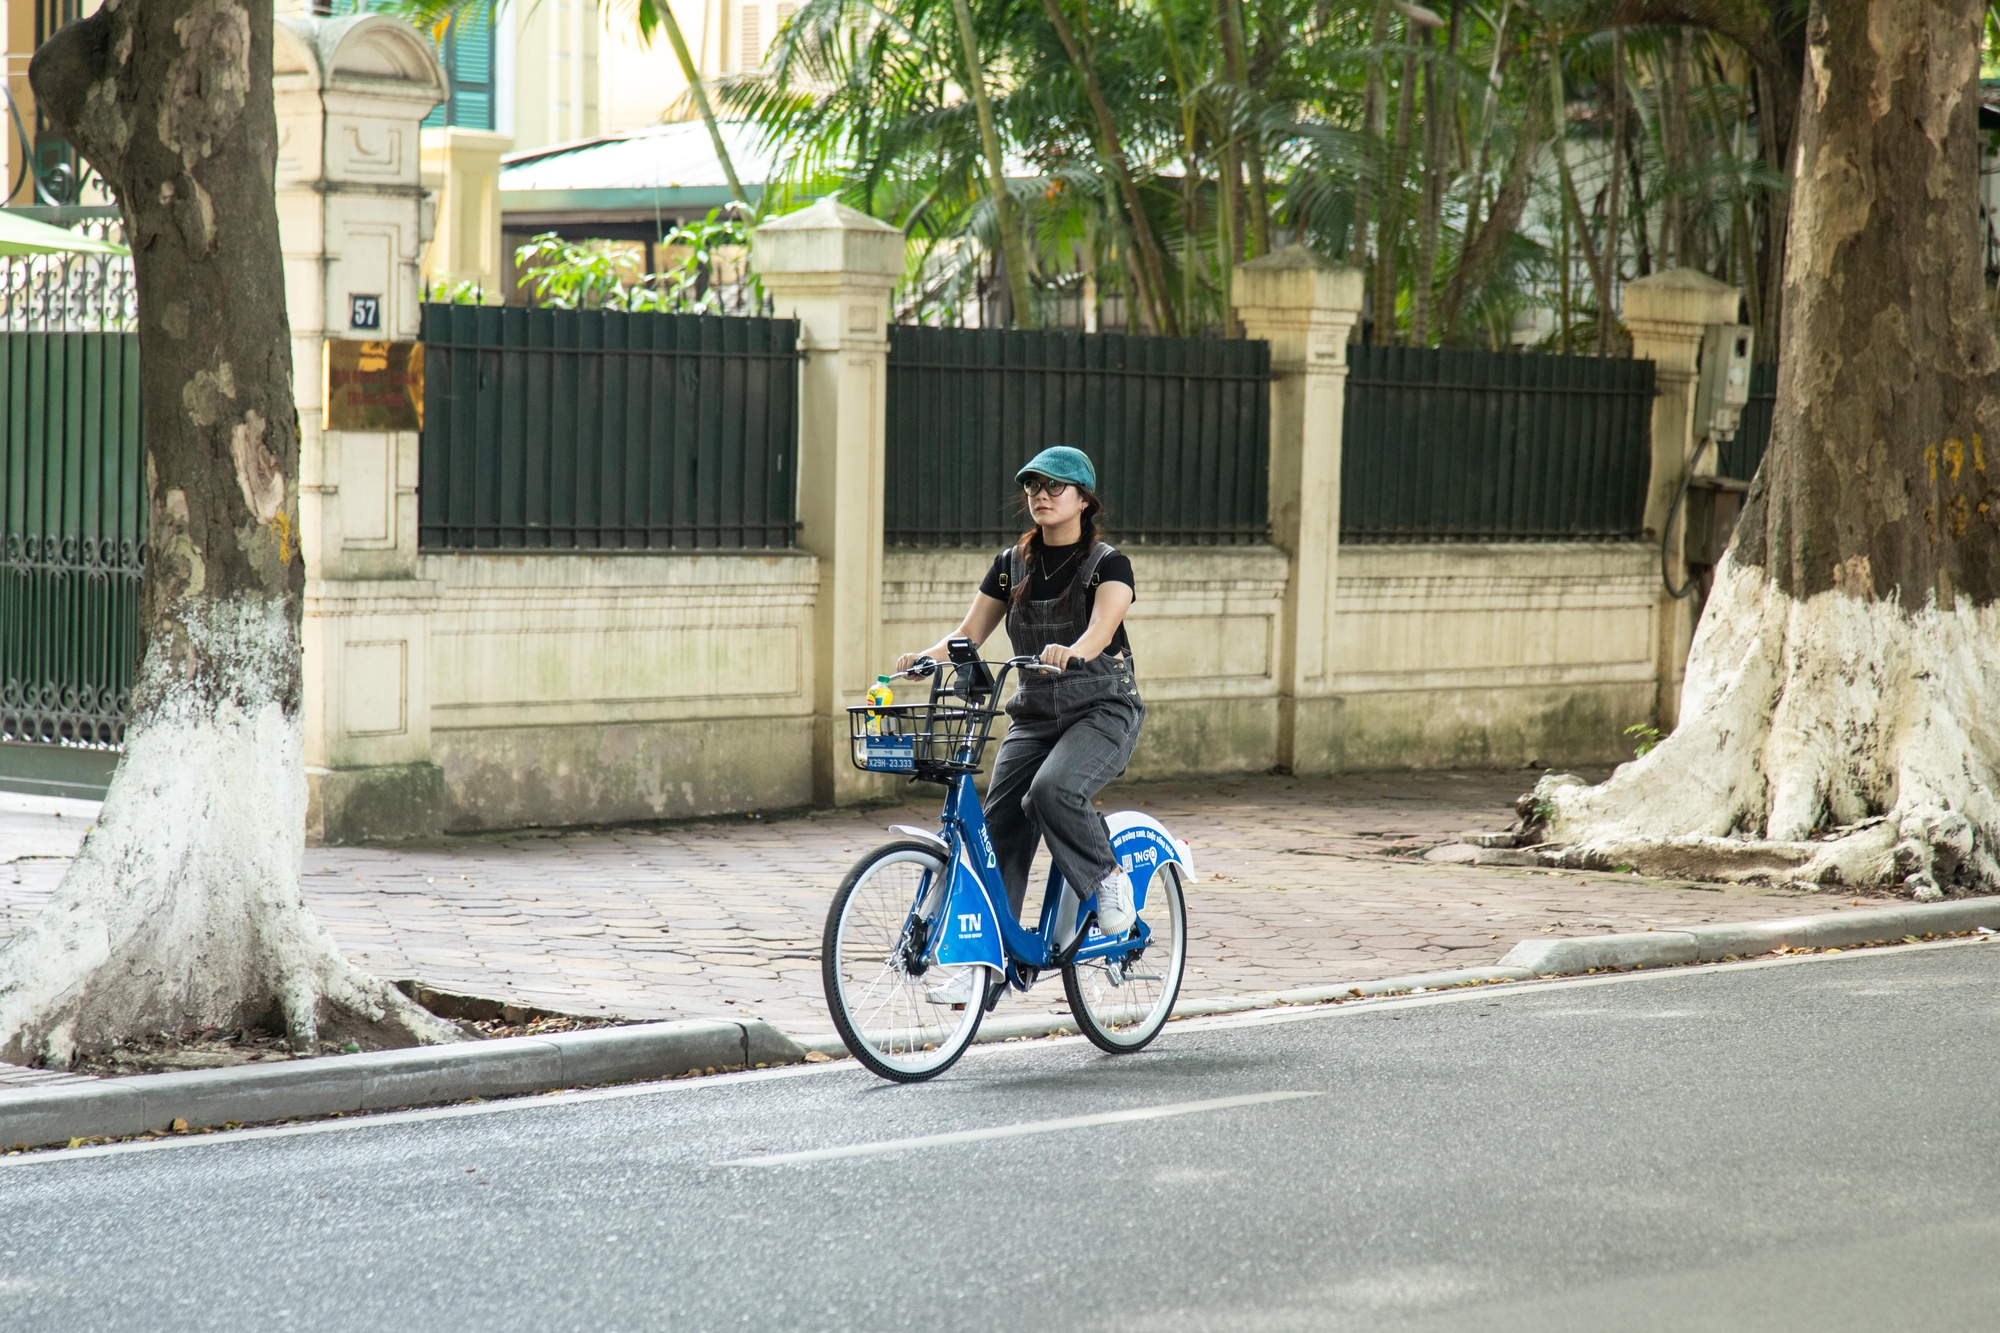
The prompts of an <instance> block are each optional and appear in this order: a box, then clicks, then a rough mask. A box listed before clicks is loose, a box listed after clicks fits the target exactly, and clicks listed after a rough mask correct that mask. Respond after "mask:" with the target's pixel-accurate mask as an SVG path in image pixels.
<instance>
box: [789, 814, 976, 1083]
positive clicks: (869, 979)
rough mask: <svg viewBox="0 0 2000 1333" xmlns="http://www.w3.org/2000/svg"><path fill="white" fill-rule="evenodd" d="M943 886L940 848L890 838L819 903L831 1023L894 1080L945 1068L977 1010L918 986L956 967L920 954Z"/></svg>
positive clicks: (936, 917) (960, 1048)
mask: <svg viewBox="0 0 2000 1333" xmlns="http://www.w3.org/2000/svg"><path fill="white" fill-rule="evenodd" d="M949 888H950V867H949V866H948V865H947V864H946V862H945V858H944V854H943V853H942V852H940V851H939V850H938V849H937V848H935V847H932V846H928V845H926V844H924V843H921V842H916V841H914V840H912V841H906V842H892V843H890V844H888V845H887V846H884V847H878V848H876V849H875V850H874V851H872V852H870V853H868V855H866V856H864V857H862V858H861V860H860V861H858V862H856V863H855V866H854V868H853V869H852V870H850V871H848V872H847V877H846V878H845V879H843V880H841V882H840V888H839V889H838V890H837V891H836V892H835V893H834V895H833V903H832V905H831V906H829V907H828V908H827V913H826V933H825V936H824V938H823V939H822V941H821V945H820V978H821V980H822V981H823V982H824V983H825V986H826V1004H827V1008H828V1009H829V1010H830V1011H832V1014H833V1025H834V1027H836V1028H837V1029H839V1031H840V1039H841V1040H842V1041H844V1042H846V1043H847V1049H848V1050H849V1051H851V1052H853V1054H854V1057H855V1059H857V1060H859V1061H861V1063H862V1064H864V1065H866V1066H868V1068H869V1069H871V1070H873V1071H874V1072H875V1073H877V1074H880V1075H881V1076H882V1077H883V1078H886V1079H893V1080H895V1081H896V1082H898V1083H915V1082H918V1081H920V1080H923V1079H927V1078H935V1077H937V1076H938V1075H939V1074H942V1073H943V1072H944V1071H945V1070H947V1069H949V1068H951V1066H952V1065H953V1064H954V1063H955V1062H956V1061H957V1060H958V1057H959V1056H961V1055H963V1054H965V1048H966V1047H967V1046H970V1045H971V1044H972V1039H973V1037H974V1036H976V1035H978V1032H979V1020H980V1018H981V1016H982V1015H983V1014H984V1013H985V1006H984V1005H982V1004H980V1003H979V1001H978V999H977V998H975V999H974V1000H973V1001H972V1002H971V1003H969V1004H966V1005H964V1006H962V1007H956V1008H955V1007H953V1006H952V1005H950V1004H940V1003H938V1002H936V1001H934V1000H932V999H931V998H930V996H929V995H928V994H927V992H928V991H930V990H931V989H932V988H933V987H935V986H937V985H939V984H940V983H941V982H944V981H946V980H948V979H949V978H950V976H951V975H953V974H954V973H955V972H956V970H957V969H952V968H940V967H938V966H936V965H935V964H933V963H928V962H926V956H927V954H928V951H929V947H930V943H931V941H932V940H934V939H936V938H937V930H938V927H939V925H940V923H941V922H942V921H943V920H944V912H945V905H946V901H947V899H948V897H949V892H948V891H949ZM980 994H984V990H983V988H981V991H980Z"/></svg>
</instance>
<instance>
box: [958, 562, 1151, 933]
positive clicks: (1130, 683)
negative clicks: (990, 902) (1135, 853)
mask: <svg viewBox="0 0 2000 1333" xmlns="http://www.w3.org/2000/svg"><path fill="white" fill-rule="evenodd" d="M1111 553H1112V548H1111V547H1109V546H1107V545H1105V544H1104V543H1103V542H1098V543H1097V544H1096V545H1095V546H1093V547H1092V548H1091V549H1090V551H1089V552H1088V553H1087V554H1086V555H1085V556H1084V557H1083V560H1082V563H1081V564H1079V565H1078V567H1077V571H1076V578H1075V580H1074V582H1072V583H1071V584H1070V586H1069V587H1068V588H1066V589H1065V590H1064V591H1063V593H1062V595H1060V596H1058V597H1054V598H1051V599H1050V600H1048V601H1044V602H1033V601H1028V600H1026V599H1023V600H1022V602H1021V603H1020V605H1019V606H1018V607H1017V606H1015V605H1014V603H1013V599H1012V597H1011V596H1010V597H1009V600H1008V606H1009V609H1008V612H1007V637H1008V638H1009V639H1011V640H1012V641H1013V646H1014V653H1015V655H1016V656H1035V655H1039V654H1040V653H1041V651H1042V649H1044V648H1046V647H1048V646H1049V645H1050V644H1052V643H1064V644H1068V643H1075V642H1076V641H1077V640H1078V639H1080V638H1082V637H1083V632H1084V630H1086V629H1088V628H1089V627H1090V609H1091V600H1092V595H1093V593H1094V591H1095V589H1096V587H1097V567H1098V565H1100V564H1101V563H1103V561H1104V558H1105V557H1106V556H1108V555H1110V554H1111ZM1028 582H1029V571H1028V567H1027V562H1026V561H1025V560H1023V559H1022V557H1021V555H1020V552H1019V551H1018V550H1016V551H1014V552H1012V553H1010V555H1009V557H1008V564H1007V581H1006V589H1007V591H1008V592H1009V593H1010V594H1011V592H1012V590H1013V589H1015V588H1018V587H1021V586H1022V585H1023V584H1027V583H1028ZM1073 594H1074V595H1073ZM1015 679H1016V680H1017V681H1019V682H1020V688H1019V689H1018V690H1017V691H1016V692H1015V694H1014V697H1013V699H1011V700H1010V701H1009V702H1008V704H1007V714H1008V716H1009V717H1011V718H1012V719H1013V724H1012V726H1011V727H1010V728H1009V730H1008V732H1007V738H1006V739H1005V740H1004V741H1002V742H1001V743H1000V757H999V758H998V759H996V760H995V761H994V764H993V778H992V781H991V782H989V783H988V784H987V787H986V802H985V811H986V826H987V828H988V830H989V831H990V832H991V833H992V835H993V849H994V855H995V856H996V857H997V858H998V860H999V862H1000V866H999V870H1000V876H1001V879H1002V880H1003V881H1005V883H1006V885H1007V899H1008V902H1009V903H1010V904H1011V906H1012V908H1013V911H1014V915H1015V917H1016V918H1017V919H1018V918H1019V917H1020V915H1021V902H1022V899H1023V898H1024V897H1025V896H1026V895H1027V890H1028V869H1029V866H1030V865H1031V863H1032V862H1033V861H1034V859H1035V842H1036V839H1037V837H1038V836H1039V837H1040V838H1041V839H1043V840H1045V841H1046V842H1047V843H1048V845H1049V855H1050V856H1051V857H1052V858H1053V859H1054V860H1055V863H1056V868H1057V869H1058V870H1060V871H1062V876H1063V879H1064V880H1065V881H1066V882H1067V883H1068V884H1069V885H1070V886H1071V887H1072V888H1073V889H1074V890H1075V891H1076V893H1077V894H1078V896H1080V897H1081V896H1087V895H1089V894H1090V893H1092V892H1094V891H1095V890H1096V888H1097V886H1098V885H1099V884H1101V883H1102V882H1103V881H1104V879H1105V878H1106V877H1107V876H1109V875H1110V874H1111V873H1112V872H1113V871H1115V870H1117V869H1118V862H1117V859H1116V858H1115V857H1113V856H1112V854H1111V839H1110V838H1109V837H1108V836H1106V834H1105V831H1104V821H1103V820H1102V819H1100V818H1099V817H1098V814H1097V811H1096V809H1095V808H1094V807H1093V806H1092V805H1091V801H1092V800H1093V799H1094V798H1095V797H1096V795H1097V793H1098V792H1099V791H1101V790H1103V788H1104V784H1106V783H1107V782H1109V781H1111V779H1113V778H1115V777H1117V776H1118V775H1119V774H1120V773H1122V772H1124V770H1125V764H1126V761H1127V760H1129V759H1130V758H1131V757H1132V747H1133V745H1134V744H1136V743H1137V741H1138V739H1139V724H1140V723H1141V722H1143V721H1144V720H1145V717H1146V706H1145V704H1143V703H1141V702H1140V700H1139V686H1138V683H1137V682H1136V680H1134V678H1133V674H1132V658H1131V656H1130V654H1127V655H1126V656H1124V657H1112V656H1111V655H1110V654H1109V653H1099V654H1098V655H1097V656H1096V657H1093V658H1092V659H1091V660H1090V661H1088V662H1072V663H1071V664H1070V667H1069V669H1068V670H1066V671H1064V672H1063V673H1062V674H1061V675H1059V676H1058V675H1049V674H1043V673H1041V672H1035V671H1023V672H1020V673H1018V674H1017V675H1016V676H1015Z"/></svg>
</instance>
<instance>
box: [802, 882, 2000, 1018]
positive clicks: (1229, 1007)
mask: <svg viewBox="0 0 2000 1333" xmlns="http://www.w3.org/2000/svg"><path fill="white" fill-rule="evenodd" d="M1982 926H1985V927H1989V928H1992V929H2000V896H1996V897H1987V898H1965V899H1961V900H1959V901H1957V902H1948V903H1924V904H1915V903H1913V904H1911V905H1910V906H1908V907H1890V908H1883V909H1880V910H1873V911H1865V912H1829V913H1827V914H1825V915H1823V916H1799V917H1790V918H1787V919H1783V920H1778V921H1747V922H1737V923H1733V924H1725V925H1715V926H1693V927H1690V928H1689V929H1687V930H1648V931H1643V932H1638V933H1634V934H1629V935H1595V936H1585V937H1580V938H1579V937H1568V938H1563V939H1550V940H1522V941H1521V942H1520V943H1519V944H1516V945H1515V946H1514V947H1513V948H1512V949H1510V950H1509V951H1508V952H1507V956H1506V957H1504V958H1502V959H1501V960H1500V961H1499V963H1498V964H1496V965H1495V966H1493V967H1474V968H1466V969H1463V970H1460V971H1455V972H1418V973H1414V974H1412V975H1410V976H1402V977H1384V978H1382V979H1381V980H1379V981H1357V982H1354V983H1352V984H1350V985H1334V986H1307V987H1304V988H1302V989H1299V990H1283V991H1265V992H1263V993H1262V994H1258V995H1225V996H1217V997H1214V998H1210V999H1200V1000H1183V1001H1181V1002H1180V1003H1179V1004H1177V1005H1175V1006H1174V1017H1175V1018H1194V1017H1198V1016H1201V1015H1205V1014H1235V1013H1244V1012H1247V1011H1249V1010H1253V1009H1270V1008H1274V1007H1277V1006H1280V1005H1294V1004H1326V1003H1328V1002H1330V1001H1333V1000H1345V999H1365V998H1367V997H1369V996H1375V995H1401V994H1404V993H1406V992H1410V991H1432V990H1447V989H1449V988H1451V987H1454V986H1468V985H1479V984H1484V983H1487V982H1493V981H1528V980H1532V979H1533V978H1535V977H1564V976H1579V975H1582V974H1584V973H1589V972H1602V971H1606V970H1613V971H1622V970H1625V969H1627V968H1635V967H1637V968H1646V967H1674V966H1677V965H1680V964H1685V963H1719V962H1722V961H1723V960H1725V959H1728V958H1749V957H1754V956H1755V955H1757V954H1766V953H1774V952H1776V951H1777V950H1779V949H1786V948H1790V949H1844V948H1849V947H1851V946H1853V945H1857V944H1886V943H1891V942H1895V941H1900V940H1903V939H1905V938H1908V937H1909V936H1912V935H1918V936H1921V935H1949V934H1954V933H1956V932H1959V931H1965V930H1977V929H1979V928H1980V927H1982ZM1075 1031H1076V1024H1075V1023H1074V1022H1073V1021H1071V1019H1070V1018H1069V1017H1068V1016H1067V1015H1064V1014H1018V1015H1009V1016H1007V1017H1005V1018H999V1017H994V1018H989V1019H987V1020H986V1021H985V1022H984V1023H982V1024H980V1025H979V1036H978V1037H977V1038H976V1039H975V1044H983V1043H985V1042H990V1041H1009V1040H1013V1039H1016V1038H1020V1037H1059V1036H1068V1035H1071V1034H1073V1033H1075ZM795 1040H796V1041H797V1042H798V1043H799V1045H801V1046H803V1047H804V1048H805V1049H806V1050H808V1051H814V1052H817V1053H818V1054H820V1055H828V1056H833V1057H835V1058H839V1057H841V1056H845V1055H846V1054H847V1053H848V1051H847V1045H846V1043H845V1042H843V1041H841V1039H840V1036H839V1034H838V1033H832V1032H828V1033H823V1034H819V1035H815V1036H810V1037H798V1038H795Z"/></svg>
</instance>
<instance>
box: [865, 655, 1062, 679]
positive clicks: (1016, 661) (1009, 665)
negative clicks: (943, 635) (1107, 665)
mask: <svg viewBox="0 0 2000 1333" xmlns="http://www.w3.org/2000/svg"><path fill="white" fill-rule="evenodd" d="M949 665H960V666H964V665H970V664H969V663H956V664H954V663H946V662H939V661H938V660H937V659H936V658H934V657H919V658H918V659H917V660H916V661H915V662H913V663H911V664H910V667H909V669H908V670H906V671H892V672H890V673H889V679H891V680H924V679H927V678H928V677H929V676H930V675H931V673H932V672H934V671H936V670H937V669H938V668H939V667H940V666H949ZM987 665H988V666H994V665H997V666H999V667H1000V668H1001V670H1003V671H1006V670H1010V669H1011V670H1015V671H1038V672H1041V673H1043V674H1045V675H1050V674H1060V673H1061V672H1062V671H1063V668H1062V667H1059V666H1050V665H1049V664H1048V663H1047V662H1044V661H1042V659H1041V658H1039V657H1010V658H1008V659H1007V660H1006V661H1004V662H1000V663H992V662H989V663H987Z"/></svg>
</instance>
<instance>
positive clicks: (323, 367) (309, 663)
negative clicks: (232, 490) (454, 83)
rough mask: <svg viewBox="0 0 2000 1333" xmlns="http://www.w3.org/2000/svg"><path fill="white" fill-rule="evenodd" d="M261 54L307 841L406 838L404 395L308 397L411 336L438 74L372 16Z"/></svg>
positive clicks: (413, 579)
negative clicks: (268, 77)
mask: <svg viewBox="0 0 2000 1333" xmlns="http://www.w3.org/2000/svg"><path fill="white" fill-rule="evenodd" d="M272 64H273V75H274V78H273V83H274V86H275V92H276V101H277V111H278V136H279V137H278V162H277V203H278V228H279V235H280V238H281V242H282V245H283V248H284V256H285V304H286V308H287V313H288V314H289V315H290V318H291V326H292V378H293V382H294V385H295V389H296V393H297V402H298V409H299V434H300V446H299V447H300V461H299V529H300V532H299V537H300V543H301V549H302V550H303V551H304V553H305V560H306V593H305V623H304V626H303V637H304V643H305V663H304V665H305V709H304V711H305V759H306V777H307V783H308V791H309V803H308V807H307V817H306V818H307V836H308V837H311V838H315V839H319V840H324V841H327V842H347V841H353V840H357V839H360V838H367V837H400V836H409V835H414V834H424V833H428V832H432V831H434V830H435V829H436V827H437V820H438V807H439V801H440V796H441V787H442V784H441V782H440V775H439V771H438V769H437V768H436V767H435V766H434V765H433V764H432V762H431V732H430V699H429V690H428V684H427V682H428V678H429V639H428V633H427V624H428V620H429V615H430V612H431V610H432V607H433V604H434V602H435V600H436V599H435V597H434V596H433V594H432V589H431V587H430V585H429V584H427V583H424V582H421V581H420V580H419V579H418V577H417V439H418V432H417V421H416V419H415V415H414V411H413V410H407V409H413V408H414V404H405V405H404V407H405V409H406V410H402V411H400V412H396V411H392V412H389V413H388V414H387V415H384V416H381V417H380V418H379V419H371V420H360V419H357V420H356V421H352V422H349V423H347V425H346V427H344V428H343V427H340V426H339V425H338V424H337V423H335V422H329V421H327V420H325V419H324V418H323V408H324V407H325V405H326V402H327V395H328V391H329V389H328V386H329V383H330V380H329V368H330V366H331V365H332V363H333V362H335V361H340V362H342V363H343V373H345V374H355V373H364V372H365V373H375V374H383V375H385V379H384V383H383V385H381V386H377V387H378V390H381V391H386V389H387V387H388V381H387V379H386V375H388V374H400V373H402V372H400V371H393V370H389V369H388V367H389V364H390V363H391V362H393V361H394V360H395V359H396V357H397V355H398V353H397V352H396V351H395V350H394V349H395V347H396V345H397V344H401V345H403V349H404V351H405V352H406V351H407V349H408V347H409V345H410V344H413V343H414V342H415V340H416V338H417V336H418V333H419V318H420V313H421V312H420V311H419V309H418V302H419V299H420V295H419V286H418V261H419V256H420V255H421V253H422V250H423V246H424V242H426V241H427V240H429V239H430V230H431V211H430V204H429V201H428V199H427V196H426V192H425V190H424V187H423V184H422V181H421V179H420V176H419V171H420V166H421V161H420V150H419V130H418V124H419V122H420V121H422V120H423V118H424V117H425V116H426V115H428V114H429V112H430V110H431V108H432V107H434V106H436V105H437V104H438V103H439V102H441V101H443V100H444V97H445V91H446V85H445V78H444V71H443V70H442V69H440V68H439V66H438V61H437V57H436V55H435V54H434V53H433V52H432V50H431V47H430V44H429V43H428V42H426V41H424V39H423V38H422V37H420V36H419V35H418V34H417V32H416V30H415V29H413V28H411V27H410V26H409V25H408V24H406V23H402V22H399V21H397V20H395V19H390V18H386V17H383V16H381V15H374V14H370V15H359V16H354V17H348V18H337V19H329V18H312V17H308V16H285V17H282V18H280V19H279V20H278V24H277V34H276V49H275V52H274V57H273V62H272ZM350 363H351V364H350ZM364 415H365V414H364Z"/></svg>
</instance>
